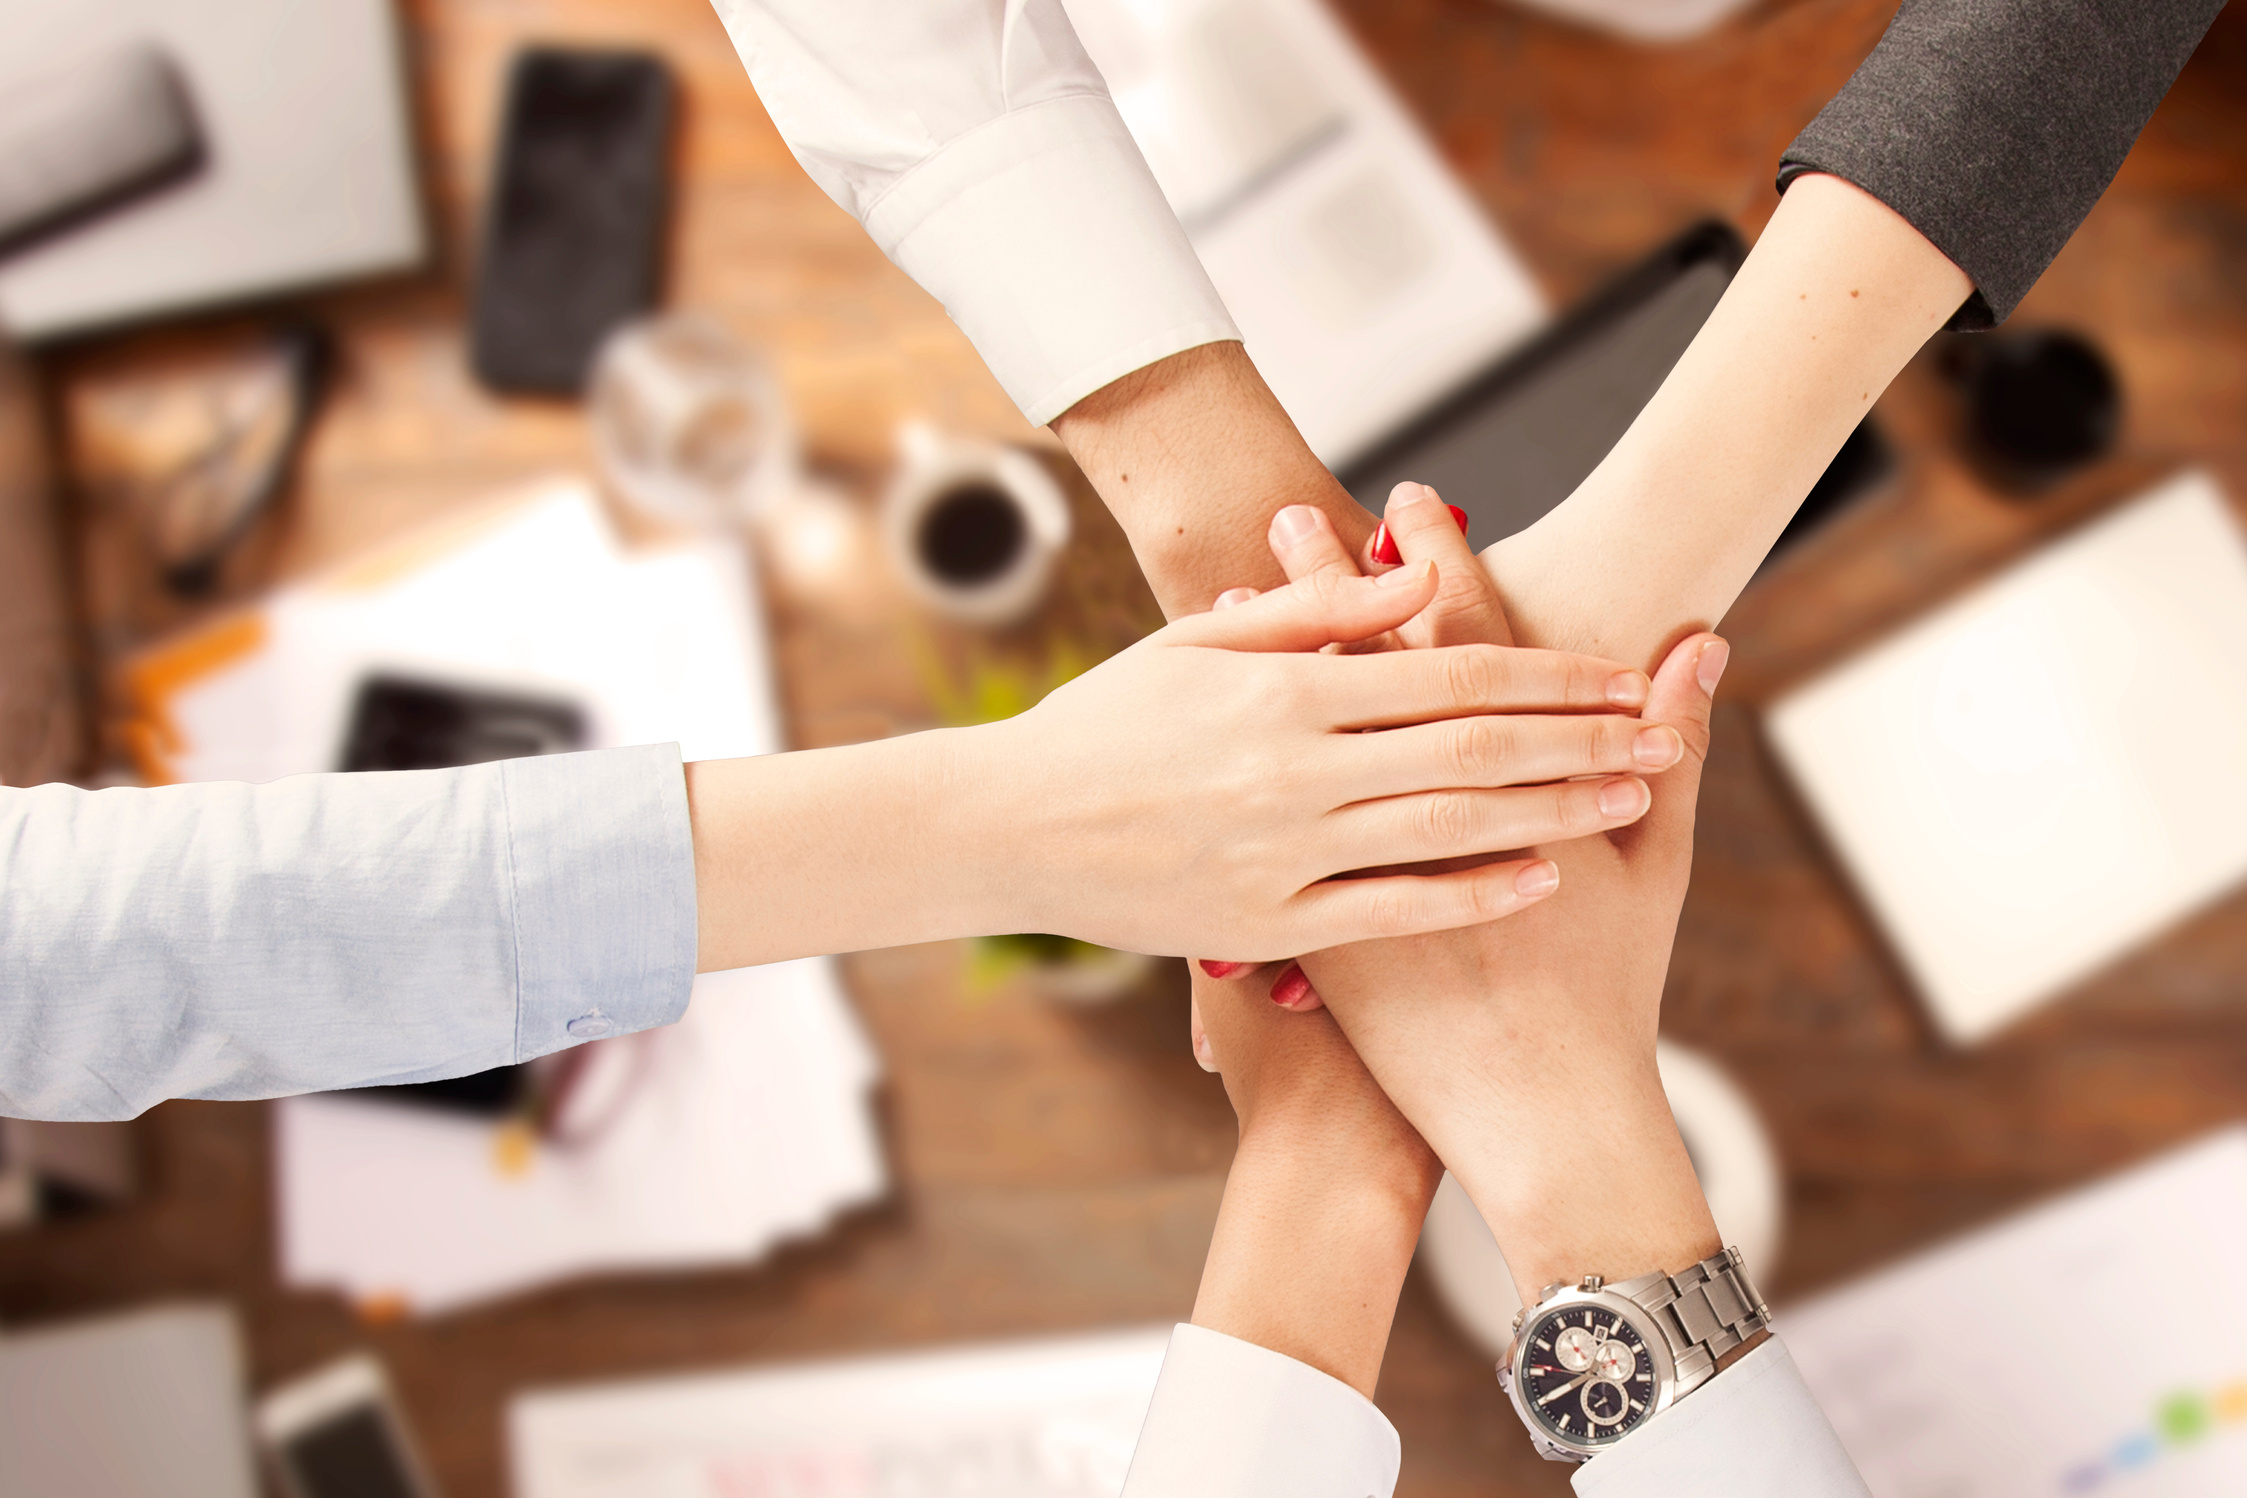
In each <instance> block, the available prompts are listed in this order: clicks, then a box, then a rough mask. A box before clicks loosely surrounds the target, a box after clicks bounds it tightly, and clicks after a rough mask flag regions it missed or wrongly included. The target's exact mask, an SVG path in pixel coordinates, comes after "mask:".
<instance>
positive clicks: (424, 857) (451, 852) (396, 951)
mask: <svg viewBox="0 0 2247 1498" xmlns="http://www.w3.org/2000/svg"><path fill="white" fill-rule="evenodd" d="M694 964H695V893H694V841H693V835H692V831H691V829H690V827H689V825H688V821H687V799H686V782H685V779H684V777H683V775H682V774H681V771H680V766H679V750H678V746H677V745H675V744H662V745H655V746H650V747H646V748H639V749H606V750H601V751H598V752H595V753H589V754H562V755H554V756H552V757H549V758H545V759H520V760H505V761H501V762H499V763H496V764H488V765H474V766H471V767H469V768H466V769H460V770H414V771H406V772H393V773H386V774H364V775H299V776H296V777H294V778H292V779H288V780H277V781H274V782H273V783H272V784H270V785H256V786H252V785H231V784H224V785H222V784H207V785H179V786H168V787H165V788H163V789H160V790H131V789H122V788H120V789H116V790H106V791H82V790H78V789H75V788H74V787H71V786H67V785H47V786H40V787H37V788H36V789H31V790H22V789H14V788H8V787H0V1115H9V1116H13V1117H18V1118H49V1119H99V1118H130V1117H132V1116H133V1115H134V1114H136V1113H139V1112H140V1111H141V1110H142V1109H144V1108H147V1107H149V1106H150V1105H152V1104H154V1103H158V1102H161V1101H163V1100H164V1099H165V1098H172V1097H201V1098H257V1097H272V1096H275V1095H278V1094H282V1093H291V1092H312V1091H319V1090H324V1089H327V1088H333V1087H365V1086H371V1085H376V1084H383V1083H396V1082H421V1081H430V1080H434V1079H436V1078H439V1077H455V1076H462V1075H465V1074H467V1073H469V1072H477V1071H483V1070H485V1069H487V1068H489V1067H494V1066H501V1065H505V1064H508V1063H510V1062H517V1061H527V1060H529V1059H530V1058H532V1057H534V1056H539V1055H543V1054H545V1053H546V1052H548V1051H553V1050H559V1049H561V1048H562V1047H564V1046H568V1045H573V1044H575V1043H577V1042H578V1041H581V1040H592V1039H596V1038H598V1037H600V1036H602V1035H608V1034H616V1033H621V1032H623V1031H626V1030H638V1029H643V1028H645V1027H647V1026H650V1025H661V1024H668V1023H669V1022H671V1021H672V1020H674V1019H677V1018H678V1017H679V1015H680V1013H681V1012H682V1011H684V1010H685V1008H686V1005H687V993H688V989H689V987H690V985H691V984H692V983H693V981H694Z"/></svg>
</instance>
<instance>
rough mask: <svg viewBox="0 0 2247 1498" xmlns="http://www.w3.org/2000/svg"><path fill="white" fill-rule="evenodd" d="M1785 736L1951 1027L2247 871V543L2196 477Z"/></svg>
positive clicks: (1979, 598)
mask: <svg viewBox="0 0 2247 1498" xmlns="http://www.w3.org/2000/svg"><path fill="white" fill-rule="evenodd" d="M1767 729H1768V732H1769V735H1770V739H1771V742H1772V744H1773V746H1774V747H1775V749H1776V751H1777V753H1778V755H1779V758H1780V760H1781V762H1782V763H1783V764H1784V765H1785V767H1786V769H1787V771H1788V772H1789V773H1790V774H1791V775H1792V776H1793V778H1794V780H1795V783H1796V784H1797V785H1798V786H1799V787H1800V788H1801V790H1802V793H1803V796H1804V798H1805V799H1806V800H1807V802H1808V803H1809V805H1810V808H1811V810H1812V811H1813V813H1814V814H1815V815H1816V817H1817V819H1818V821H1819V823H1820V824H1821V825H1822V826H1823V828H1824V830H1825V832H1826V835H1827V837H1828V838H1829V839H1831V841H1832V843H1833V846H1834V847H1835V849H1836V850H1837V851H1838V852H1839V854H1840V856H1841V859H1842V861H1843V863H1844V864H1846V865H1847V867H1848V870H1849V873H1850V874H1851V875H1852V876H1853V878H1854V879H1855V880H1856V883H1857V886H1858V888H1859V889H1860V890H1861V891H1862V893H1863V895H1864V898H1865V901H1866V903H1867V904H1868V905H1869V906H1870V907H1871V909H1872V912H1873V914H1874V915H1875V917H1876V918H1877V919H1878V920H1879V922H1880V924H1881V926H1882V927H1883V929H1884V930H1885V931H1886V933H1887V935H1888V938H1889V940H1890V941H1891V942H1892V943H1893V944H1894V947H1895V950H1896V952H1897V953H1898V955H1899V956H1900V957H1901V958H1902V960H1903V963H1904V965H1905V967H1906V968H1907V969H1908V970H1909V972H1910V974H1911V976H1912V978H1913V979H1914V981H1915V982H1916V983H1917V985H1918V986H1919V988H1920V990H1921V992H1922V993H1923V994H1924V995H1925V997H1926V999H1927V1003H1928V1005H1929V1007H1930V1008H1931V1009H1932V1010H1933V1012H1934V1015H1935V1018H1936V1020H1937V1022H1938V1023H1939V1024H1940V1025H1941V1027H1942V1029H1943V1031H1944V1033H1945V1034H1947V1035H1948V1036H1949V1037H1950V1038H1951V1039H1953V1040H1955V1041H1959V1042H1971V1041H1975V1040H1979V1039H1981V1038H1983V1037H1984V1036H1986V1035H1988V1034H1990V1033H1991V1032H1992V1031H1994V1030H1997V1029H1998V1028H2000V1027H2001V1026H2003V1025H2005V1024H2006V1023H2008V1022H2009V1021H2011V1020H2013V1019H2014V1018H2016V1017H2018V1016H2019V1015H2020V1014H2021V1013H2023V1012H2024V1011H2025V1010H2028V1009H2030V1008H2032V1007H2034V1006H2035V1005H2036V1004H2038V1003H2040V1002H2042V1001H2043V1000H2045V999H2047V998H2049V997H2051V996H2052V995H2054V994H2056V993H2058V992H2059V991H2060V990H2062V989H2064V988H2066V987H2068V986H2069V985H2071V984H2073V983H2075V982H2076V981H2078V980H2079V979H2081V978H2084V977H2086V976H2088V975H2089V974H2090V973H2092V972H2093V971H2095V970H2097V969H2099V968H2101V967H2103V966H2105V965H2106V964H2107V963H2109V962H2111V961H2113V960H2114V959H2115V958H2117V957H2119V956H2121V955H2122V954H2123V953H2125V952H2127V951H2128V950H2130V948H2132V947H2134V946H2136V945H2138V944H2139V943H2140V942H2142V941H2144V940H2146V939H2147V938H2148V937H2150V936H2153V935H2154V934H2156V933H2158V932H2159V931H2161V930H2163V929H2164V928H2166V927H2168V926H2170V925H2171V924H2173V923H2175V922H2176V921H2178V920H2179V919H2181V918H2183V917H2184V916H2186V915H2187V914H2189V913H2191V912H2192V911H2193V910H2195V909H2196V908H2198V907H2199V906H2201V905H2203V904H2205V903H2207V902H2208V901H2210V900H2211V899H2213V898H2215V897H2216V896H2218V895H2220V894H2222V893H2223V892H2224V891H2225V890H2227V889H2229V888H2230V887H2231V886H2232V885H2233V884H2235V883H2237V882H2238V881H2239V880H2240V879H2241V878H2243V877H2247V540H2243V538H2242V536H2241V532H2240V527H2239V524H2238V522H2237V520H2236V519H2235V518H2234V516H2233V515H2232V513H2231V510H2230V507H2229V505H2228V504H2227V503H2226V501H2225V499H2224V496H2223V495H2222V493H2221V492H2220V491H2219V490H2218V489H2217V488H2216V486H2215V484H2214V483H2213V482H2211V481H2210V480H2209V479H2208V478H2207V477H2206V476H2204V475H2201V474H2187V475H2185V476H2183V477H2180V478H2177V479H2174V480H2172V481H2170V482H2168V483H2166V484H2164V485H2162V486H2161V487H2160V488H2158V489H2156V490H2155V491H2153V492H2152V493H2150V494H2148V495H2146V496H2145V497H2143V498H2141V499H2139V500H2136V501H2134V502H2133V503H2131V504H2129V505H2126V506H2124V507H2123V508H2121V509H2120V510H2117V511H2116V512H2114V513H2113V514H2111V515H2108V516H2106V517H2104V518H2102V519H2100V520H2098V521H2097V522H2095V523H2093V524H2091V525H2089V526H2086V527H2085V528H2084V529H2082V530H2080V531H2078V532H2076V533H2074V534H2073V535H2071V536H2069V537H2067V538H2065V539H2064V540H2061V541H2060V542H2058V543H2056V544H2054V545H2053V546H2051V547H2049V548H2047V549H2046V550H2044V551H2042V552H2040V553H2038V554H2036V555H2035V556H2032V557H2030V558H2029V559H2027V560H2026V561H2023V562H2021V563H2019V564H2018V565H2016V566H2014V567H2012V568H2011V569H2009V570H2008V571H2006V572H2004V573H2001V574H2000V575H1999V576H1997V577H1996V578H1994V579H1992V580H1990V581H1989V582H1987V583H1984V584H1983V585H1981V586H1980V587H1978V588H1976V589H1975V590H1974V591H1973V592H1971V593H1969V594H1968V595H1966V596H1965V597H1963V598H1960V599H1958V600H1956V601H1955V602H1953V603H1951V604H1949V605H1947V606H1945V607H1944V608H1942V609H1940V610H1938V611H1937V612H1935V613H1934V614H1932V615H1930V616H1928V617H1927V618H1925V619H1922V620H1920V621H1919V622H1918V623H1916V624H1914V625H1912V626H1910V627H1909V628H1907V629H1905V630H1904V631H1903V632H1901V633H1900V634H1897V635H1895V636H1893V637H1892V638H1890V639H1888V640H1885V641H1883V642H1882V643H1880V644H1878V645H1876V646H1874V647H1872V648H1871V649H1869V650H1866V651H1864V652H1863V653H1862V654H1860V655H1858V656H1856V657H1854V658H1853V659H1850V660H1848V661H1845V662H1843V663H1842V664H1841V665H1839V666H1837V667H1835V668H1833V669H1832V670H1830V671H1828V672H1826V673H1825V674H1824V675H1823V676H1821V677H1819V678H1817V679H1815V680H1813V681H1811V682H1810V683H1809V684H1807V685H1805V686H1803V687H1801V688H1798V689H1797V690H1795V691H1794V692H1792V693H1790V694H1789V695H1787V696H1786V697H1784V698H1783V699H1781V700H1780V701H1779V702H1778V703H1777V704H1776V705H1775V706H1774V707H1773V708H1772V709H1771V712H1770V714H1769V717H1768V722H1767Z"/></svg>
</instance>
